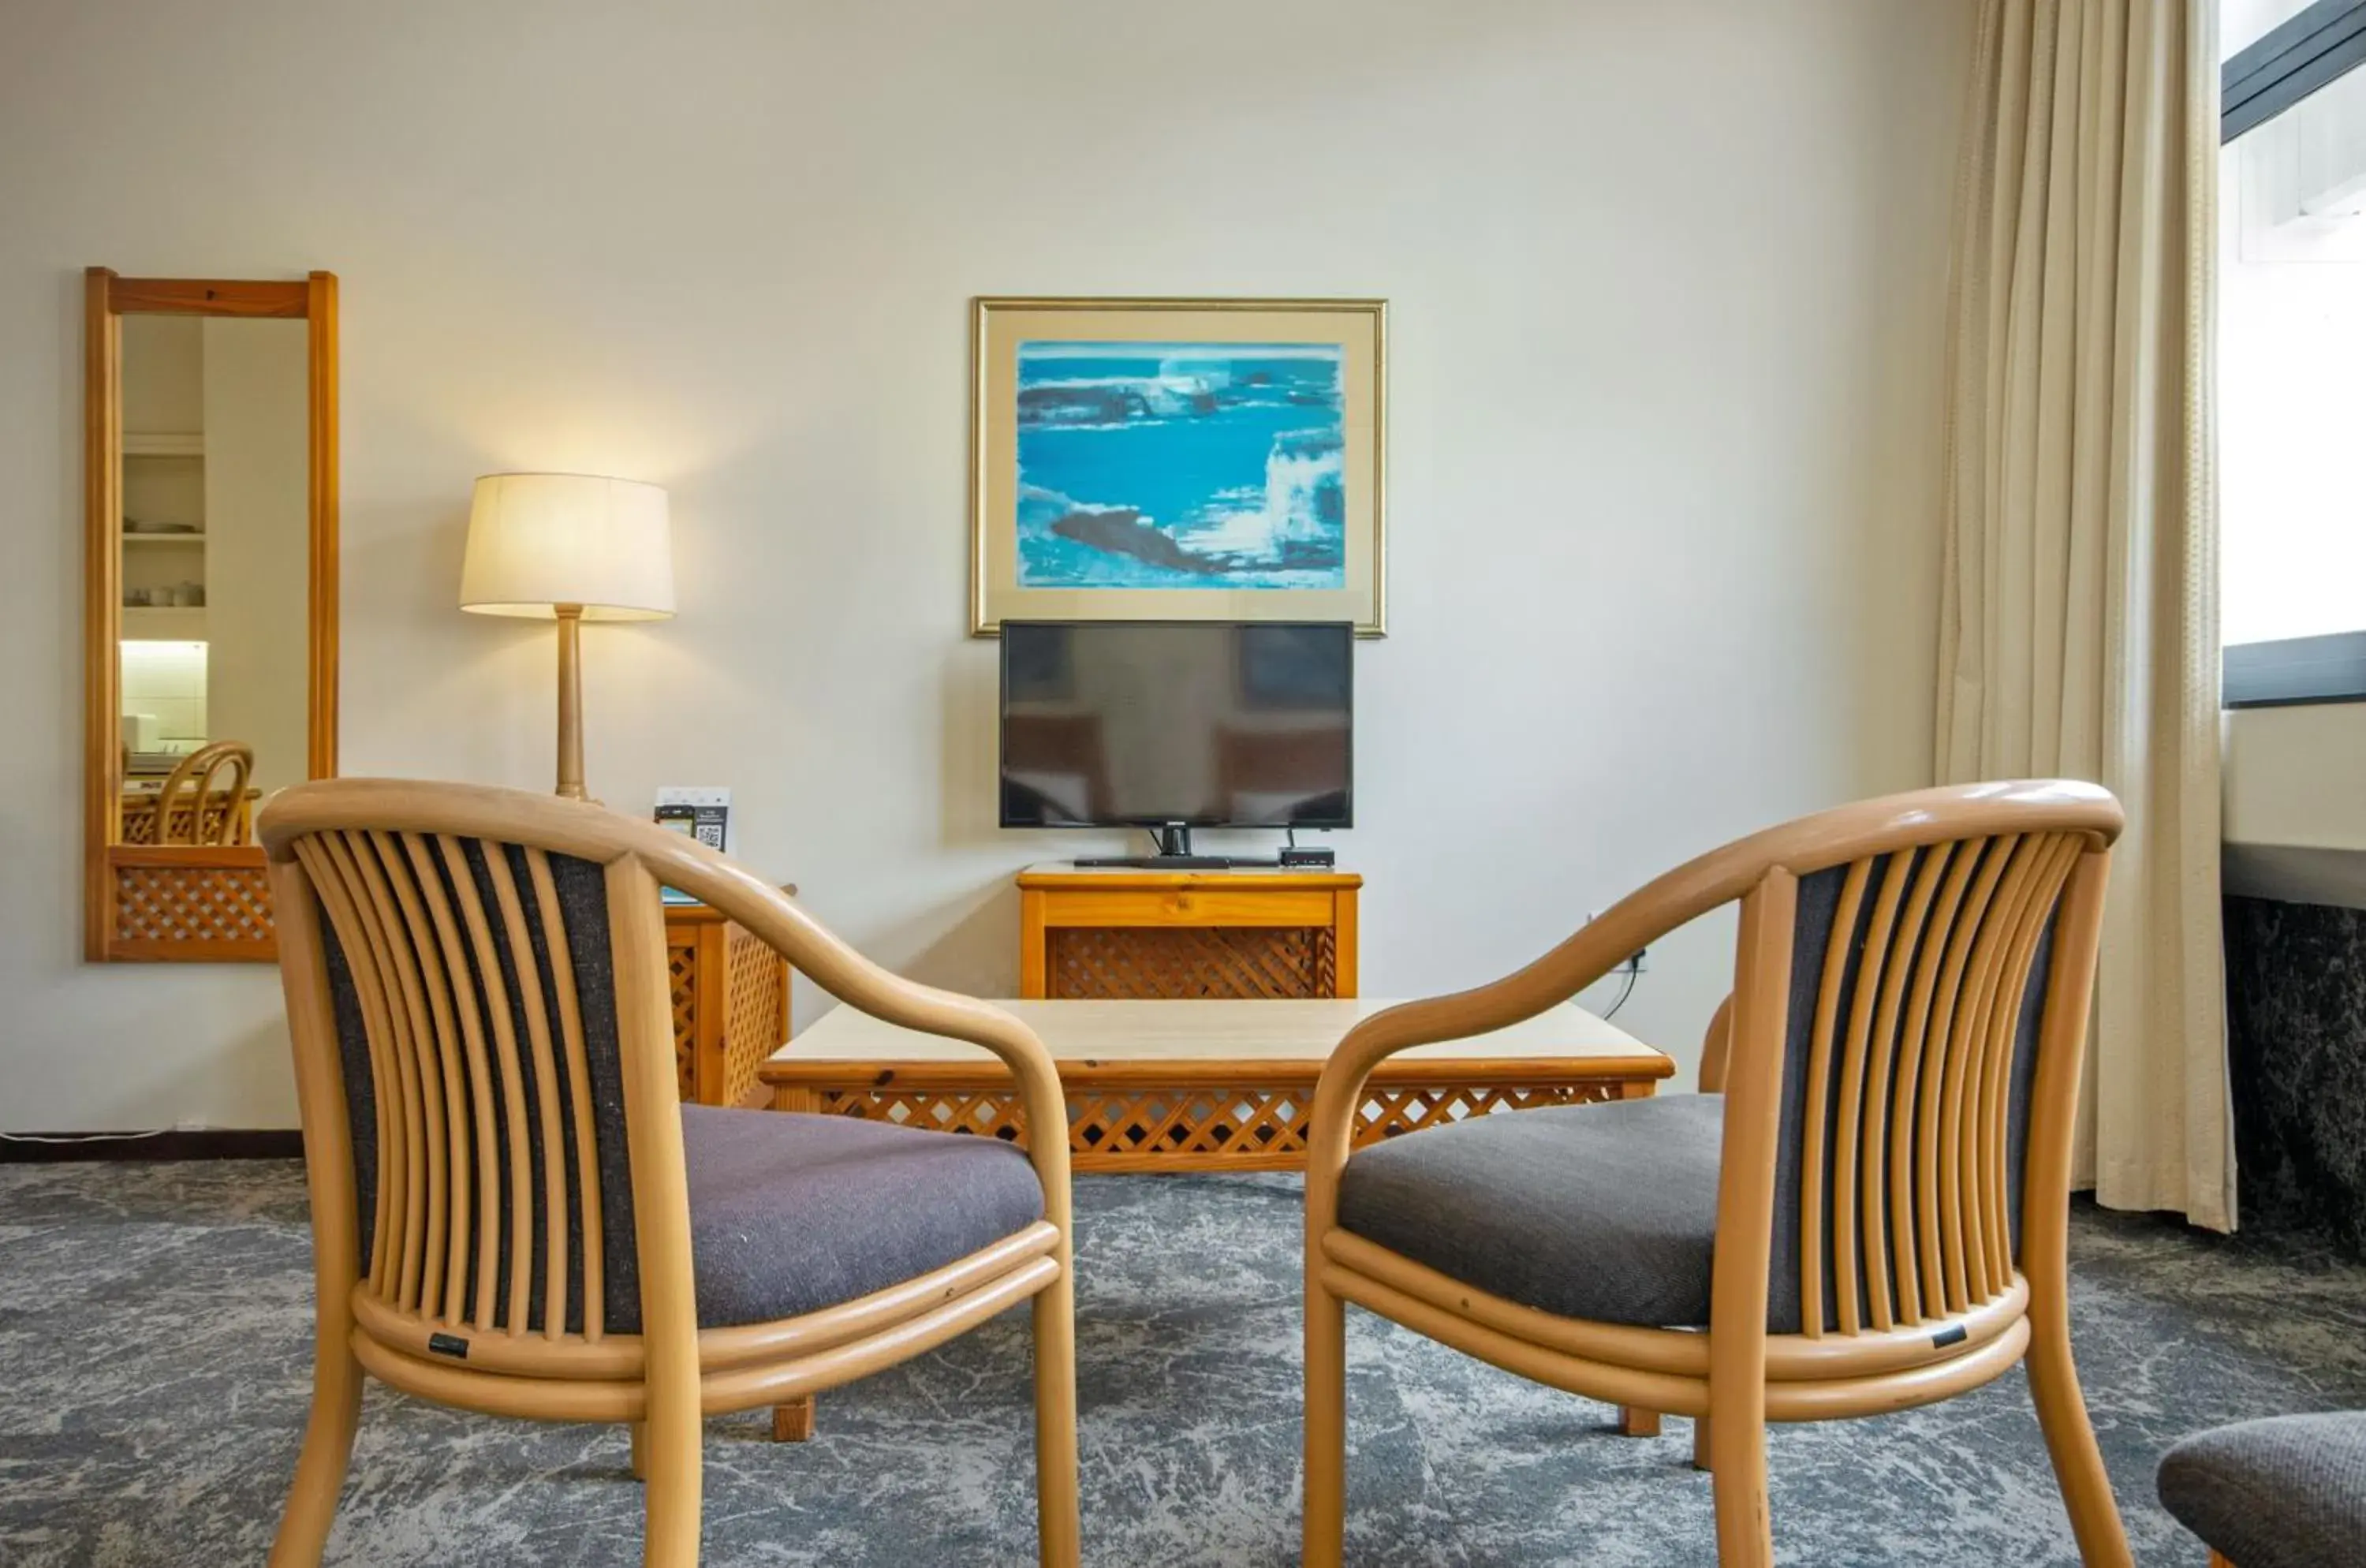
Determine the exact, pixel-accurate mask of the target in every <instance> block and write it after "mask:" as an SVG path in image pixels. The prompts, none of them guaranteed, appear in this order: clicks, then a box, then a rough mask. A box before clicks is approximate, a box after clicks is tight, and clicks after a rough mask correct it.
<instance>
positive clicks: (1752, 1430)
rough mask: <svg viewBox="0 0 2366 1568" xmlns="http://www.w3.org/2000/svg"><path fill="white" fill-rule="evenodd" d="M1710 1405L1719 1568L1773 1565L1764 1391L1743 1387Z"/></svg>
mask: <svg viewBox="0 0 2366 1568" xmlns="http://www.w3.org/2000/svg"><path fill="white" fill-rule="evenodd" d="M1709 1407H1710V1409H1711V1410H1712V1411H1714V1412H1715V1414H1714V1416H1712V1417H1711V1418H1710V1419H1709V1421H1708V1423H1707V1426H1708V1456H1709V1486H1710V1489H1711V1491H1712V1493H1713V1495H1715V1496H1716V1499H1717V1561H1718V1568H1774V1562H1775V1527H1774V1522H1773V1520H1772V1519H1771V1518H1770V1517H1768V1513H1767V1504H1766V1391H1765V1389H1764V1387H1763V1385H1761V1386H1758V1387H1752V1388H1745V1389H1743V1390H1742V1391H1741V1393H1740V1394H1739V1395H1738V1396H1736V1397H1733V1398H1730V1399H1724V1400H1720V1399H1718V1397H1717V1393H1716V1390H1715V1386H1714V1384H1713V1383H1712V1386H1711V1391H1710V1395H1709Z"/></svg>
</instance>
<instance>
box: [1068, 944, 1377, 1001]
mask: <svg viewBox="0 0 2366 1568" xmlns="http://www.w3.org/2000/svg"><path fill="white" fill-rule="evenodd" d="M1044 941H1045V947H1046V952H1047V956H1048V959H1049V968H1050V970H1051V987H1050V994H1051V995H1053V996H1054V997H1065V998H1088V997H1100V998H1130V997H1146V998H1158V999H1162V1000H1174V999H1186V998H1200V997H1221V998H1280V997H1327V996H1331V995H1334V994H1335V990H1336V986H1335V980H1334V975H1335V965H1336V962H1337V959H1336V948H1335V938H1334V935H1333V932H1332V931H1331V928H1330V927H1328V926H1059V927H1054V928H1053V929H1052V930H1051V931H1047V932H1045V933H1044Z"/></svg>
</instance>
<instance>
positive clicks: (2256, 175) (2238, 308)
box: [2218, 0, 2366, 707]
mask: <svg viewBox="0 0 2366 1568" xmlns="http://www.w3.org/2000/svg"><path fill="white" fill-rule="evenodd" d="M2222 41H2223V44H2224V49H2223V51H2222V53H2223V55H2224V57H2225V66H2224V70H2223V73H2222V79H2223V84H2224V102H2223V104H2222V110H2223V118H2222V121H2221V136H2222V140H2223V141H2224V145H2223V147H2222V148H2221V151H2220V164H2219V247H2220V252H2219V254H2220V262H2221V265H2220V271H2219V294H2218V312H2219V321H2218V375H2219V401H2218V421H2219V425H2218V434H2219V495H2220V507H2221V510H2220V520H2221V533H2220V547H2219V548H2220V572H2221V576H2220V589H2221V592H2220V603H2221V629H2222V637H2223V639H2224V641H2225V648H2226V652H2225V660H2226V662H2225V685H2226V692H2225V701H2226V704H2227V705H2229V706H2236V707H2239V706H2248V705H2259V704H2265V703H2288V702H2338V701H2359V700H2366V71H2360V70H2359V69H2357V68H2358V67H2359V66H2360V65H2361V64H2366V0H2315V3H2314V4H2310V3H2308V0H2226V5H2225V10H2224V33H2223V35H2222Z"/></svg>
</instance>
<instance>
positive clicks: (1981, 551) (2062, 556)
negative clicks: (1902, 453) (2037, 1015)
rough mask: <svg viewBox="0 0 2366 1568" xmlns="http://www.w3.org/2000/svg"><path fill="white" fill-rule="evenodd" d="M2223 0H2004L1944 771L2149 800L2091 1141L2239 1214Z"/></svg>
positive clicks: (1954, 531)
mask: <svg viewBox="0 0 2366 1568" xmlns="http://www.w3.org/2000/svg"><path fill="white" fill-rule="evenodd" d="M2216 22H2217V18H2216V6H2215V4H2214V0H1983V4H1982V6H1981V14H1980V21H1979V34H1978V42H1977V55H1976V58H1975V63H1974V70H1973V83H1972V89H1971V97H1970V101H1969V105H1968V108H1967V112H1966V120H1965V148H1964V155H1963V160H1962V164H1961V170H1960V174H1959V177H1958V189H1957V203H1956V212H1957V217H1956V238H1955V278H1954V284H1953V288H1952V292H1951V310H1952V312H1953V321H1952V323H1951V330H1952V333H1953V337H1952V341H1951V344H1950V356H1951V366H1950V373H1951V378H1950V386H1949V389H1948V439H1947V454H1946V462H1947V468H1948V474H1947V486H1948V489H1947V514H1946V569H1945V570H1946V576H1945V581H1944V588H1943V602H1942V608H1941V626H1940V649H1939V692H1938V701H1939V723H1938V759H1937V761H1938V773H1939V777H1940V778H1941V779H1942V780H1943V781H1955V782H1963V781H1969V780H1974V779H1981V778H2001V777H2012V776H2030V775H2039V776H2047V775H2055V774H2067V775H2073V776H2077V777H2082V778H2091V779H2098V780H2101V782H2102V783H2103V784H2105V785H2107V786H2108V787H2110V788H2111V789H2112V790H2113V791H2114V792H2116V793H2117V794H2118V795H2119V797H2120V799H2121V800H2122V801H2123V802H2124V804H2125V806H2126V807H2127V811H2128V832H2127V836H2126V837H2125V838H2124V839H2123V840H2121V842H2120V849H2119V852H2118V855H2117V856H2116V858H2115V861H2114V863H2113V876H2112V881H2113V886H2112V891H2111V898H2110V904H2109V907H2108V914H2107V917H2106V921H2105V926H2104V936H2103V953H2102V964H2101V977H2100V980H2099V982H2098V987H2097V993H2096V1000H2095V1024H2094V1029H2095V1036H2094V1043H2093V1049H2092V1050H2091V1052H2090V1062H2089V1078H2088V1084H2087V1091H2086V1095H2085V1099H2084V1102H2083V1105H2082V1107H2081V1124H2082V1132H2081V1145H2080V1156H2079V1160H2080V1163H2079V1170H2080V1173H2081V1179H2082V1184H2084V1183H2085V1182H2088V1181H2091V1183H2092V1184H2093V1186H2094V1188H2095V1190H2096V1194H2097V1196H2098V1198H2099V1199H2100V1200H2101V1201H2102V1202H2104V1203H2106V1204H2108V1205H2110V1206H2112V1207H2113V1208H2123V1209H2169V1210H2175V1211H2177V1212H2179V1213H2183V1214H2185V1215H2186V1216H2187V1217H2188V1218H2189V1219H2191V1221H2192V1222H2193V1223H2195V1224H2202V1225H2208V1226H2210V1227H2212V1228H2214V1229H2218V1230H2230V1229H2232V1228H2233V1226H2234V1223H2235V1162H2234V1149H2233V1133H2232V1121H2231V1117H2230V1114H2229V1106H2228V1100H2227V1093H2226V1066H2225V1062H2226V1052H2225V989H2224V987H2225V982H2224V973H2223V967H2224V966H2223V962H2222V959H2221V953H2220V947H2219V908H2218V897H2219V894H2218V836H2219V782H2218V604H2217V595H2218V562H2217V515H2216V513H2217V497H2216V485H2215V480H2214V474H2213V469H2212V464H2213V450H2214V432H2213V427H2212V398H2213V395H2214V393H2213V370H2212V363H2211V362H2212V357H2213V355H2212V343H2211V338H2212V333H2213V321H2212V317H2213V287H2214V284H2213V274H2214V266H2215V250H2216V223H2215V218H2214V192H2215V187H2216V169H2217V121H2218V113H2217V107H2218V93H2217V75H2218V61H2217V47H2216V46H2217V25H2216Z"/></svg>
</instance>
